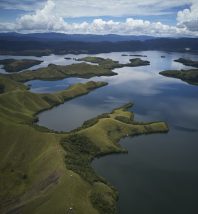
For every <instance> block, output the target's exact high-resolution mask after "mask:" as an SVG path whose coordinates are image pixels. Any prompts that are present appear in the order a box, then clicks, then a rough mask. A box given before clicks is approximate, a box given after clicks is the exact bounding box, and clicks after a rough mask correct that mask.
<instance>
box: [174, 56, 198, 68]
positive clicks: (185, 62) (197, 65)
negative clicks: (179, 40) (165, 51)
mask: <svg viewBox="0 0 198 214" xmlns="http://www.w3.org/2000/svg"><path fill="white" fill-rule="evenodd" d="M174 61H175V62H180V63H182V64H183V65H186V66H191V67H195V68H198V61H193V60H190V59H184V58H179V59H176V60H174Z"/></svg>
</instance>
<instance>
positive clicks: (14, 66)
mask: <svg viewBox="0 0 198 214" xmlns="http://www.w3.org/2000/svg"><path fill="white" fill-rule="evenodd" d="M42 62H43V61H40V60H33V59H19V60H18V59H3V60H0V65H3V66H4V67H3V68H4V69H5V71H6V72H9V73H13V72H19V71H21V70H24V69H28V68H30V67H32V66H34V65H39V64H41V63H42Z"/></svg>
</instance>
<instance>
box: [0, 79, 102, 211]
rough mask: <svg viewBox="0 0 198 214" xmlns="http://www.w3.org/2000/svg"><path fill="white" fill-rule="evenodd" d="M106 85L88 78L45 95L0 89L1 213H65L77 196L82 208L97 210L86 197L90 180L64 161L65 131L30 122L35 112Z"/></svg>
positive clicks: (76, 200)
mask: <svg viewBox="0 0 198 214" xmlns="http://www.w3.org/2000/svg"><path fill="white" fill-rule="evenodd" d="M104 85H106V83H103V82H98V83H96V82H88V83H86V84H77V85H74V86H72V87H70V88H69V89H67V90H66V91H62V92H58V93H54V94H41V95H40V94H39V95H38V94H33V93H30V92H28V91H26V90H22V89H18V88H16V90H15V91H9V92H5V93H3V94H1V95H0V118H1V120H0V137H1V143H0V147H1V150H0V179H1V180H0V204H1V211H0V213H7V212H8V211H11V210H12V211H13V212H14V213H15V212H22V213H65V212H66V210H67V209H69V207H70V206H71V205H72V203H74V202H75V204H76V210H77V211H78V213H86V212H85V211H84V212H83V211H82V212H81V211H80V210H81V209H84V210H87V211H89V212H90V213H97V211H95V209H94V208H93V207H92V204H91V202H90V200H89V198H88V197H87V194H88V192H89V189H90V185H89V184H87V182H85V181H84V180H83V179H82V178H81V177H80V176H79V175H77V174H74V176H73V177H71V176H70V175H71V173H72V172H70V170H67V169H66V167H65V163H64V157H63V154H64V151H63V149H62V147H61V146H60V144H59V142H60V139H61V138H62V135H61V134H59V135H58V134H56V133H53V132H50V131H46V130H43V129H41V128H40V127H35V125H32V123H33V121H34V120H35V114H36V113H38V112H40V111H42V110H44V109H49V108H51V107H52V106H54V105H57V104H60V103H62V102H64V100H68V99H71V98H74V97H76V96H80V95H83V94H86V93H88V92H89V91H91V90H93V89H95V88H97V87H101V86H104ZM82 201H83V202H82Z"/></svg>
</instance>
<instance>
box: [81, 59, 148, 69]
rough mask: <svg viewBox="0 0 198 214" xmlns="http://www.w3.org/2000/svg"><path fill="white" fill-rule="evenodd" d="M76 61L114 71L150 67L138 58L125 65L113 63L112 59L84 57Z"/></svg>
mask: <svg viewBox="0 0 198 214" xmlns="http://www.w3.org/2000/svg"><path fill="white" fill-rule="evenodd" d="M78 61H85V62H91V63H97V64H98V65H99V66H101V67H103V68H108V69H115V68H123V67H138V66H146V65H150V62H149V61H146V60H142V59H140V58H134V59H130V60H129V61H130V62H129V63H126V64H121V63H119V62H118V61H114V60H112V59H108V58H107V59H104V58H101V57H90V56H88V57H84V58H80V59H78Z"/></svg>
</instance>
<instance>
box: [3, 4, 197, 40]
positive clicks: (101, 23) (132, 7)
mask: <svg viewBox="0 0 198 214" xmlns="http://www.w3.org/2000/svg"><path fill="white" fill-rule="evenodd" d="M0 31H1V32H9V31H16V32H20V33H32V32H49V31H53V32H62V33H93V34H108V33H115V34H130V35H143V34H144V35H155V36H173V37H181V36H190V37H197V36H198V1H197V0H180V1H178V0H166V1H162V0H139V1H136V0H108V1H106V0H100V1H95V0H81V1H80V0H72V1H70V0H40V1H37V0H20V1H18V0H0Z"/></svg>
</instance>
